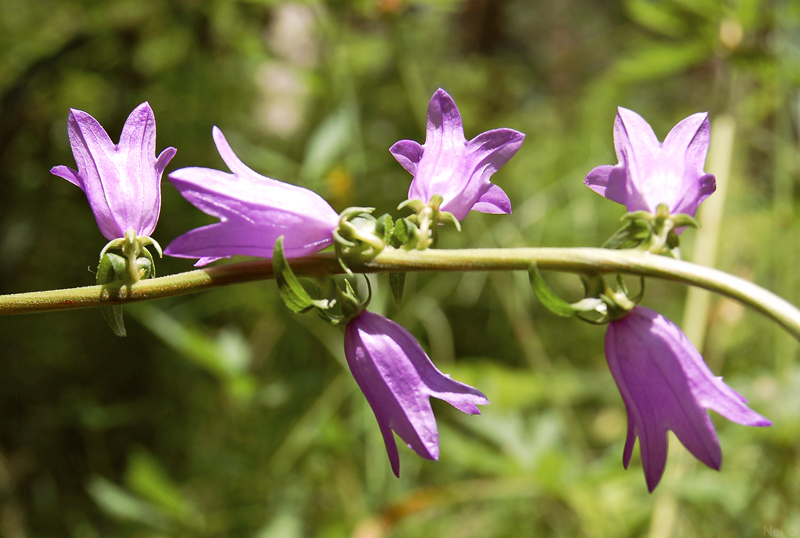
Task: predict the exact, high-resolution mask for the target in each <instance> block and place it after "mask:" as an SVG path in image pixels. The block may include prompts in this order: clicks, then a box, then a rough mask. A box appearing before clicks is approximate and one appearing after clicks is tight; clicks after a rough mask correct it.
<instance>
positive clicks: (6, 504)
mask: <svg viewBox="0 0 800 538" xmlns="http://www.w3.org/2000/svg"><path fill="white" fill-rule="evenodd" d="M0 30H1V31H0V163H2V166H0V208H1V209H2V211H0V292H2V293H13V292H21V291H29V290H38V289H51V288H59V287H71V286H78V285H84V284H90V283H92V282H93V278H94V277H93V275H92V274H91V272H90V271H91V268H92V266H93V265H94V264H95V260H96V256H97V253H98V252H99V250H100V248H102V246H103V245H104V243H105V240H104V238H103V237H102V236H101V235H100V233H99V232H98V230H97V228H96V226H95V223H94V219H93V218H92V215H91V212H90V210H89V208H88V205H87V204H86V202H85V197H84V195H83V193H82V192H80V190H79V189H76V188H75V187H74V186H72V185H70V184H68V183H67V182H66V181H63V180H61V179H58V178H55V177H53V176H51V175H50V174H49V173H48V170H49V168H50V167H51V166H54V165H57V164H69V165H70V166H72V165H73V161H72V156H71V153H70V149H69V144H68V140H67V133H66V120H67V114H68V111H69V108H70V107H73V108H78V109H81V110H85V111H87V112H89V113H91V114H92V115H93V116H95V117H96V118H97V119H98V120H99V121H100V122H101V123H102V124H103V125H104V126H105V127H106V128H107V130H108V131H109V133H110V134H111V136H112V138H114V139H116V138H117V137H118V135H119V132H120V130H121V126H122V123H123V122H124V120H125V118H126V116H127V114H128V113H129V112H130V111H131V110H132V109H133V108H134V107H135V106H136V105H138V104H139V103H140V102H142V101H144V100H148V101H149V102H150V104H151V105H152V107H153V109H154V110H155V113H156V119H157V123H158V150H161V149H163V148H164V147H166V146H168V145H171V146H175V147H177V148H178V154H177V156H176V157H175V159H174V160H173V161H172V163H171V164H170V167H169V168H168V170H172V169H175V168H179V167H184V166H195V165H198V166H210V167H216V168H221V167H223V164H222V162H221V160H220V159H219V157H218V156H217V154H216V151H215V150H214V148H213V144H212V141H211V136H210V135H211V126H212V125H218V126H220V127H221V128H222V129H223V131H224V132H225V134H226V135H227V136H228V138H229V140H230V141H231V144H232V145H233V147H234V149H235V150H236V152H237V153H238V154H239V155H240V156H241V157H242V159H243V160H244V161H245V162H246V163H248V164H249V165H250V166H252V167H253V168H254V169H256V170H258V171H260V172H262V173H264V174H266V175H269V176H271V177H275V178H279V179H282V180H285V181H290V182H294V183H298V184H302V185H304V186H307V187H310V188H313V189H315V190H317V191H318V192H320V193H321V194H323V195H324V196H325V197H326V198H327V199H328V200H330V201H331V203H332V204H333V205H334V207H336V208H337V209H339V210H340V209H343V208H344V207H347V206H350V205H374V206H377V208H378V211H379V212H386V211H393V208H394V207H395V206H396V205H397V203H399V202H400V201H402V200H403V199H404V198H405V194H406V192H407V187H408V184H409V181H410V176H409V175H408V174H407V173H406V172H405V171H404V170H403V169H402V168H401V167H400V166H398V165H397V163H396V162H395V161H394V159H393V158H392V157H391V155H390V154H389V153H388V151H387V150H388V148H389V146H390V145H391V144H392V143H394V142H395V141H397V140H399V139H401V138H412V139H416V140H419V141H423V140H424V126H425V108H426V105H427V101H428V99H429V98H430V95H431V94H432V93H433V91H434V90H435V89H436V88H438V87H443V88H445V89H446V90H447V91H448V92H449V93H450V94H451V95H452V96H453V97H454V98H455V100H456V102H457V103H458V105H459V107H460V109H461V112H462V114H463V117H464V121H465V127H466V134H467V136H468V137H472V136H475V135H476V134H478V133H480V132H482V131H484V130H487V129H490V128H496V127H511V128H515V129H518V130H521V131H523V132H525V133H527V139H526V141H525V144H524V145H523V147H522V149H521V150H520V152H519V154H518V155H517V156H516V157H515V158H514V159H512V161H511V162H510V163H509V164H508V165H507V166H506V167H505V168H503V170H502V171H501V172H500V173H498V174H497V175H496V176H495V181H496V183H498V184H499V185H501V186H502V187H503V188H504V189H505V190H506V192H508V194H509V195H510V197H511V199H512V202H513V204H514V213H513V214H512V215H511V216H508V217H496V216H486V215H481V214H472V215H470V216H469V217H468V218H467V219H466V220H465V221H464V222H463V223H462V224H463V228H464V231H463V232H462V233H461V234H455V233H454V232H452V231H448V233H446V234H444V240H443V244H442V245H441V246H442V247H444V248H448V247H451V248H452V247H460V246H467V245H475V246H523V245H527V246H573V245H576V246H577V245H580V246H598V245H600V244H602V242H603V241H604V239H605V238H607V237H608V236H609V235H610V234H611V233H612V232H613V231H614V229H615V228H616V226H617V224H618V222H617V218H618V217H619V216H620V215H621V214H622V208H621V207H620V206H617V205H616V204H613V203H610V202H608V201H606V200H604V199H602V198H601V197H599V196H597V195H595V194H593V193H592V192H591V191H589V189H587V188H586V187H584V186H583V185H582V183H581V182H582V179H583V178H584V176H585V174H586V173H587V172H588V171H589V170H590V169H591V168H593V167H594V166H596V165H599V164H607V163H614V162H616V160H615V157H614V152H613V143H612V138H611V128H612V124H613V120H614V114H615V107H616V106H617V105H622V106H625V107H628V108H631V109H634V110H636V111H637V112H639V113H640V114H642V115H643V116H644V117H645V118H646V119H648V121H649V122H650V123H651V124H652V125H653V127H654V129H655V131H656V133H657V134H658V135H659V137H661V138H663V136H665V134H666V132H667V131H668V130H669V129H670V128H671V127H672V126H673V125H674V124H675V123H677V122H678V121H679V120H680V119H682V118H684V117H685V116H687V115H689V114H690V113H693V112H696V111H701V110H708V111H709V112H710V113H711V117H712V120H715V121H717V122H716V123H714V124H712V136H714V137H715V141H714V143H715V144H716V143H718V142H717V140H719V138H718V133H720V132H725V133H728V134H733V135H734V138H733V139H732V140H733V142H732V144H733V145H732V146H731V145H730V144H728V145H727V146H725V144H724V143H723V144H722V146H723V147H722V150H721V153H720V154H721V155H722V157H721V158H719V159H718V160H716V161H714V162H711V161H710V162H709V165H708V166H707V170H709V171H710V172H712V173H716V174H718V177H719V178H720V179H724V176H726V175H727V174H725V173H724V169H725V168H726V167H727V166H728V165H730V177H729V178H728V179H729V181H727V182H726V183H725V184H726V185H727V194H725V195H723V193H722V192H720V193H718V194H717V195H715V196H716V197H717V198H718V199H719V202H720V205H721V206H722V209H724V211H723V214H722V217H721V223H720V225H719V226H716V225H714V224H713V223H712V225H710V226H706V228H704V230H703V231H702V232H701V233H705V234H706V236H707V237H708V238H709V240H710V244H712V245H716V246H717V247H718V255H717V260H716V264H717V266H719V267H720V268H722V269H724V270H727V271H730V272H733V273H735V274H737V275H741V276H744V277H747V278H750V279H753V280H755V281H756V282H758V283H760V284H762V285H764V286H765V287H767V288H769V289H772V290H774V291H777V292H778V293H779V294H782V295H783V296H785V297H786V298H788V299H789V300H790V301H792V302H794V303H795V304H798V303H800V291H798V276H797V271H796V269H795V268H796V266H797V260H798V255H799V254H800V233H798V231H799V229H800V223H799V221H798V219H797V217H796V213H797V211H798V194H797V182H798V168H800V159H799V158H798V155H800V153H799V152H798V147H797V146H798V129H799V128H800V92H799V91H798V89H799V88H800V4H798V3H797V2H792V1H791V0H782V1H781V0H728V1H722V0H699V1H698V0H622V1H620V0H616V1H612V2H603V1H599V0H565V1H559V2H546V1H538V0H494V1H493V0H467V1H459V0H331V1H327V2H322V1H305V2H279V1H270V0H210V1H205V2H204V1H199V0H169V1H168V0H113V1H107V2H99V1H94V0H38V1H36V2H23V1H20V0H0ZM718 120H722V123H719V122H718ZM725 149H732V152H731V153H730V158H728V157H727V156H726V153H725ZM163 198H164V200H163V208H162V215H161V221H160V223H159V226H158V229H157V230H156V234H155V238H156V239H157V240H159V241H160V242H161V244H162V245H166V244H167V243H168V242H169V241H170V240H171V239H172V238H174V237H176V236H177V235H179V234H180V233H182V232H184V231H186V230H188V229H190V228H192V227H195V226H198V225H202V224H205V223H208V222H211V219H209V218H208V217H207V216H206V215H203V214H201V213H200V212H199V211H197V210H195V209H194V208H193V207H191V206H190V205H189V204H188V203H187V202H185V201H184V200H183V199H182V198H181V197H180V196H179V195H178V194H177V192H176V190H175V189H174V188H173V187H172V185H171V184H170V183H169V181H168V180H166V178H165V181H164V184H163ZM712 199H713V197H712ZM701 220H702V215H701ZM683 237H684V241H685V244H684V249H683V250H684V257H686V258H688V259H697V257H698V256H699V257H702V256H704V255H706V256H707V255H708V254H709V252H708V249H707V248H701V249H700V252H698V253H697V254H694V253H693V243H694V241H695V238H696V237H698V235H697V234H696V233H694V232H687V233H686V234H684V236H683ZM698 243H699V240H698ZM712 261H713V260H712ZM87 267H88V268H89V269H88V270H87ZM189 268H190V263H189V262H188V261H186V260H178V259H164V260H162V261H161V262H160V263H159V265H158V269H159V272H160V274H168V273H173V272H178V271H183V270H187V269H189ZM548 279H549V280H550V281H551V282H552V283H553V285H554V286H556V287H558V288H559V289H561V290H562V291H563V292H564V293H566V294H567V295H569V294H570V293H577V292H576V291H574V290H577V287H578V286H577V281H576V279H574V277H568V276H563V277H562V276H558V275H550V276H548ZM408 285H409V287H408V289H407V300H406V303H405V304H404V305H403V307H402V309H400V310H399V311H397V310H396V309H395V308H394V307H393V306H392V305H391V301H390V299H388V290H387V288H388V286H387V283H386V282H384V281H383V280H382V279H377V280H376V293H377V295H376V299H375V300H374V302H373V306H374V308H375V309H376V310H377V311H379V312H381V313H383V314H385V315H388V316H391V317H393V318H394V319H396V320H397V321H399V322H400V323H402V324H403V325H404V326H406V327H407V328H409V329H410V330H411V331H412V332H413V333H414V334H415V335H416V336H417V337H418V338H419V339H420V341H421V342H423V345H424V346H425V347H426V348H427V349H428V351H429V352H430V354H431V356H432V358H433V360H434V361H435V362H436V363H437V365H439V367H440V368H441V369H443V370H444V371H447V372H450V373H452V374H453V376H454V377H456V378H457V379H459V380H462V381H464V382H467V383H470V384H473V385H475V386H477V387H479V388H480V389H481V390H482V391H484V392H485V393H486V394H487V396H488V397H489V399H490V400H491V401H492V405H491V406H489V407H487V408H485V409H484V411H483V415H482V416H481V417H466V416H463V415H460V414H459V413H457V412H455V411H453V410H452V409H450V408H449V407H448V406H446V405H438V403H440V402H437V404H435V409H436V410H437V416H438V418H439V424H440V431H441V445H442V457H441V461H440V462H438V463H437V462H427V461H423V460H420V459H419V458H417V457H416V455H414V454H413V453H412V452H411V451H410V450H406V449H405V448H403V447H401V459H402V471H401V472H402V474H401V478H400V479H395V478H394V477H393V476H392V475H391V471H390V468H389V465H388V462H387V459H386V455H385V451H384V447H383V443H382V441H381V438H380V434H379V431H378V428H377V427H376V426H377V425H376V423H375V419H374V417H373V415H372V413H371V411H370V409H369V408H368V406H367V404H366V402H365V400H364V398H363V396H362V395H361V393H360V392H359V391H358V389H357V387H356V385H355V383H354V382H353V380H352V378H351V376H350V375H349V372H348V371H347V369H346V365H345V364H344V358H343V351H342V343H341V342H342V335H341V334H340V333H339V332H338V331H337V330H335V329H333V328H330V327H328V326H326V325H324V324H322V323H321V322H319V321H318V320H316V319H313V318H312V317H310V316H306V317H303V316H296V315H292V314H290V313H289V312H288V311H286V310H285V309H284V308H283V307H282V305H281V304H280V300H279V298H278V295H277V293H276V290H275V288H274V285H273V284H272V283H271V282H260V283H252V284H247V285H239V286H235V287H229V288H226V289H221V290H216V291H212V292H208V293H204V294H200V295H193V296H186V297H180V298H174V299H170V300H162V301H158V302H154V303H149V304H142V305H135V306H131V307H127V308H126V314H127V319H128V334H129V336H128V338H127V339H118V338H116V337H114V336H113V335H112V334H111V332H110V331H109V330H108V329H107V328H106V326H105V324H104V322H103V320H102V318H101V316H100V313H99V312H97V311H95V310H86V311H70V312H61V313H52V314H44V315H36V316H22V317H8V318H3V319H2V320H0V350H1V351H0V535H2V536H5V537H8V538H18V537H23V536H37V537H38V536H41V537H48V536H73V537H87V538H90V537H96V536H111V537H169V536H198V537H218V536H219V537H222V536H237V537H238V536H243V537H254V538H274V537H281V538H283V537H286V538H294V537H301V536H322V537H339V536H355V537H358V538H366V537H379V536H404V537H406V536H408V537H416V536H419V537H423V536H426V537H427V536H441V537H450V536H458V537H459V538H469V537H490V536H491V537H502V536H509V537H511V536H514V537H516V536H539V535H548V536H578V535H583V536H598V537H601V536H613V537H620V536H645V535H647V536H652V537H660V536H709V535H723V534H724V535H730V536H735V535H740V536H762V535H766V533H767V532H773V531H774V532H775V533H777V532H778V531H780V532H782V533H783V534H771V535H775V536H777V535H781V536H782V535H788V533H789V532H790V531H791V530H792V529H794V531H797V529H798V528H800V509H798V507H799V506H800V453H799V450H798V446H799V445H798V440H800V367H799V366H798V364H797V361H796V358H797V354H798V346H797V343H796V342H794V341H792V340H791V339H790V338H789V337H787V336H785V335H783V334H782V333H781V332H780V331H779V330H778V329H777V328H775V327H772V326H771V325H769V324H768V323H767V322H766V321H765V320H764V319H762V318H760V317H759V316H757V315H756V314H753V313H750V312H745V311H744V310H743V309H742V308H741V307H740V306H738V305H736V304H734V303H732V302H730V301H726V300H720V299H719V298H712V299H711V302H710V303H707V304H706V303H704V301H705V300H706V299H705V298H704V297H703V296H700V295H695V294H690V295H689V298H688V300H687V298H686V294H685V292H684V290H683V289H682V288H680V287H678V286H675V285H671V284H664V283H656V282H653V283H649V285H648V296H647V298H646V299H645V303H644V304H646V305H648V306H651V307H655V308H657V309H658V310H660V311H661V312H663V313H664V314H666V315H667V316H668V317H670V318H671V319H673V320H674V321H676V322H678V323H680V322H681V321H682V320H684V323H685V325H684V327H685V329H686V330H687V332H689V334H690V335H691V336H692V338H693V339H694V340H695V341H696V342H698V344H699V345H701V348H702V351H703V353H704V355H705V357H706V358H707V360H708V362H709V364H710V366H711V367H712V369H713V370H714V371H715V372H718V373H720V374H724V375H725V378H726V381H727V382H728V383H730V384H731V385H732V386H733V387H735V388H736V389H737V390H739V391H740V392H741V393H743V394H745V395H747V396H748V398H749V399H750V401H751V403H752V406H753V408H754V409H756V410H757V411H758V412H760V413H762V414H764V415H766V416H767V417H769V418H771V419H772V421H773V422H774V426H773V427H772V428H767V429H754V428H744V427H741V426H737V425H734V424H730V423H728V422H726V421H723V420H719V421H718V420H717V418H718V417H716V416H715V417H714V420H715V423H716V424H717V427H718V432H719V434H720V440H721V443H722V445H723V450H724V454H725V462H724V465H723V470H722V472H721V473H716V472H714V471H712V470H709V469H706V468H705V467H702V466H700V465H698V464H697V463H696V462H695V461H694V460H693V459H692V458H691V457H690V456H689V455H688V454H687V453H686V452H685V450H684V449H683V448H682V447H681V446H680V445H679V444H678V443H672V447H671V448H672V450H671V453H670V459H669V463H668V466H667V471H666V475H665V477H664V479H663V481H662V483H661V485H660V486H659V488H658V489H657V490H656V492H655V493H654V494H652V495H648V494H647V492H646V487H645V484H644V478H643V476H642V473H641V465H640V461H639V459H638V449H637V455H636V456H634V461H633V463H632V465H631V467H632V468H631V469H630V470H629V471H627V472H626V471H624V470H623V469H622V465H621V462H620V460H621V454H622V446H623V443H624V437H625V425H626V418H625V414H624V407H623V405H622V401H621V398H620V397H619V395H618V393H617V391H616V388H615V386H614V383H613V380H612V378H611V376H610V375H609V373H608V369H607V366H606V365H605V359H604V358H603V353H602V338H603V329H602V328H597V327H592V326H588V325H585V324H581V323H579V322H578V321H563V320H561V319H555V318H554V316H552V315H550V314H549V313H547V312H543V311H542V309H541V308H540V307H539V306H538V305H537V304H536V302H535V301H534V300H533V297H532V292H531V291H530V289H529V286H528V284H527V278H526V276H525V275H520V274H514V275H512V274H490V275H487V274H480V273H476V274H464V275H452V274H442V275H438V274H426V275H413V276H410V278H409V282H408ZM412 292H413V293H412ZM706 305H707V306H708V308H706V307H705V306H706ZM686 320H688V321H686ZM673 441H674V439H673Z"/></svg>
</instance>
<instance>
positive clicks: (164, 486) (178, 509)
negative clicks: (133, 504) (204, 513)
mask: <svg viewBox="0 0 800 538" xmlns="http://www.w3.org/2000/svg"><path fill="white" fill-rule="evenodd" d="M125 483H126V484H127V485H128V487H130V488H131V490H133V491H134V492H136V493H138V494H139V495H141V496H142V497H143V498H145V499H146V500H147V501H149V502H151V503H153V504H154V505H155V506H157V507H158V508H160V509H161V510H162V511H163V512H164V513H165V514H166V515H168V516H169V517H170V518H171V519H173V520H175V521H178V522H181V523H191V524H197V523H198V522H199V521H200V514H198V513H197V510H195V508H194V507H193V506H192V504H191V503H190V502H189V501H188V500H187V499H186V498H185V497H184V496H183V494H182V493H181V491H180V489H179V488H178V486H177V485H176V484H175V482H174V481H173V480H172V478H170V476H169V475H168V474H167V472H166V471H165V470H164V468H163V467H162V465H161V463H159V461H158V460H156V459H155V457H153V455H152V454H150V453H149V452H146V451H145V450H143V449H138V450H134V451H133V452H131V454H130V455H129V456H128V467H127V469H126V472H125Z"/></svg>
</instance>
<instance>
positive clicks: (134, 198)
mask: <svg viewBox="0 0 800 538" xmlns="http://www.w3.org/2000/svg"><path fill="white" fill-rule="evenodd" d="M67 130H68V132H69V143H70V146H71V147H72V154H73V156H74V157H75V163H76V164H77V166H78V171H77V172H76V171H75V170H73V169H72V168H70V167H68V166H63V165H61V166H55V167H53V168H52V169H51V170H50V173H52V174H53V175H56V176H59V177H63V178H64V179H66V180H67V181H69V182H70V183H74V184H75V185H77V186H78V187H80V188H81V189H82V190H83V192H85V193H86V198H87V199H88V200H89V206H90V207H91V208H92V212H93V213H94V218H95V220H96V221H97V226H98V227H99V228H100V232H101V233H102V234H103V235H104V236H105V237H106V239H108V240H109V241H113V240H116V239H121V238H124V237H126V232H127V233H128V235H131V232H133V233H134V235H133V237H137V236H138V237H149V236H150V235H151V234H152V233H153V230H155V228H156V224H157V223H158V215H159V212H160V211H161V174H162V173H163V172H164V168H166V166H167V163H169V161H170V159H172V157H173V156H174V155H175V151H176V150H175V148H167V149H165V150H164V151H162V152H161V154H160V155H159V156H158V157H157V158H156V156H155V150H156V119H155V116H154V115H153V110H152V109H151V108H150V105H149V104H148V103H147V102H144V103H142V104H141V105H139V106H138V107H136V108H135V109H134V111H133V112H131V114H130V116H128V119H127V120H126V121H125V126H124V127H123V128H122V135H121V136H120V140H119V144H114V143H113V142H112V141H111V139H110V138H109V136H108V134H107V133H106V131H105V129H103V126H102V125H100V123H98V121H97V120H96V119H94V118H93V117H92V116H90V115H89V114H87V113H86V112H83V111H81V110H75V109H71V110H70V113H69V120H68V122H67Z"/></svg>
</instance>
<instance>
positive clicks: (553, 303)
mask: <svg viewBox="0 0 800 538" xmlns="http://www.w3.org/2000/svg"><path fill="white" fill-rule="evenodd" d="M528 275H529V278H530V281H531V287H532V288H533V291H534V293H535V294H536V297H537V298H538V299H539V301H540V302H541V303H542V304H543V305H544V306H546V307H547V308H548V309H549V310H550V311H551V312H552V313H554V314H556V315H558V316H562V317H565V318H569V317H572V316H574V315H575V313H576V312H578V309H576V308H575V307H574V306H572V305H571V304H570V303H568V302H567V301H565V300H564V299H562V298H561V297H559V296H558V295H556V294H555V293H554V292H553V290H551V289H550V288H549V287H548V286H547V284H546V283H545V281H544V278H542V273H540V272H539V267H538V266H537V265H536V264H535V263H534V264H532V265H531V268H530V269H529V270H528Z"/></svg>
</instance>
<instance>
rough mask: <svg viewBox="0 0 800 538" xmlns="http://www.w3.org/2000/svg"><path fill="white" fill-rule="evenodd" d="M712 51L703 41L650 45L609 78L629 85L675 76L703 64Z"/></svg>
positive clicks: (621, 62)
mask: <svg viewBox="0 0 800 538" xmlns="http://www.w3.org/2000/svg"><path fill="white" fill-rule="evenodd" d="M712 53H713V49H712V47H711V44H710V43H707V42H704V41H702V40H695V41H690V42H688V43H649V44H646V45H644V46H642V48H640V49H639V50H636V51H635V52H633V53H632V54H630V55H629V56H627V57H623V58H621V59H620V60H618V61H617V63H616V64H614V66H613V67H612V68H611V77H612V78H613V79H615V80H617V81H619V82H624V83H631V82H642V81H646V80H656V79H661V78H664V77H668V76H670V75H675V74H677V73H680V72H682V71H685V70H686V69H689V68H690V67H693V66H695V65H697V64H699V63H701V62H703V61H705V60H706V59H707V58H708V57H709V56H710V55H711V54H712Z"/></svg>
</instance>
